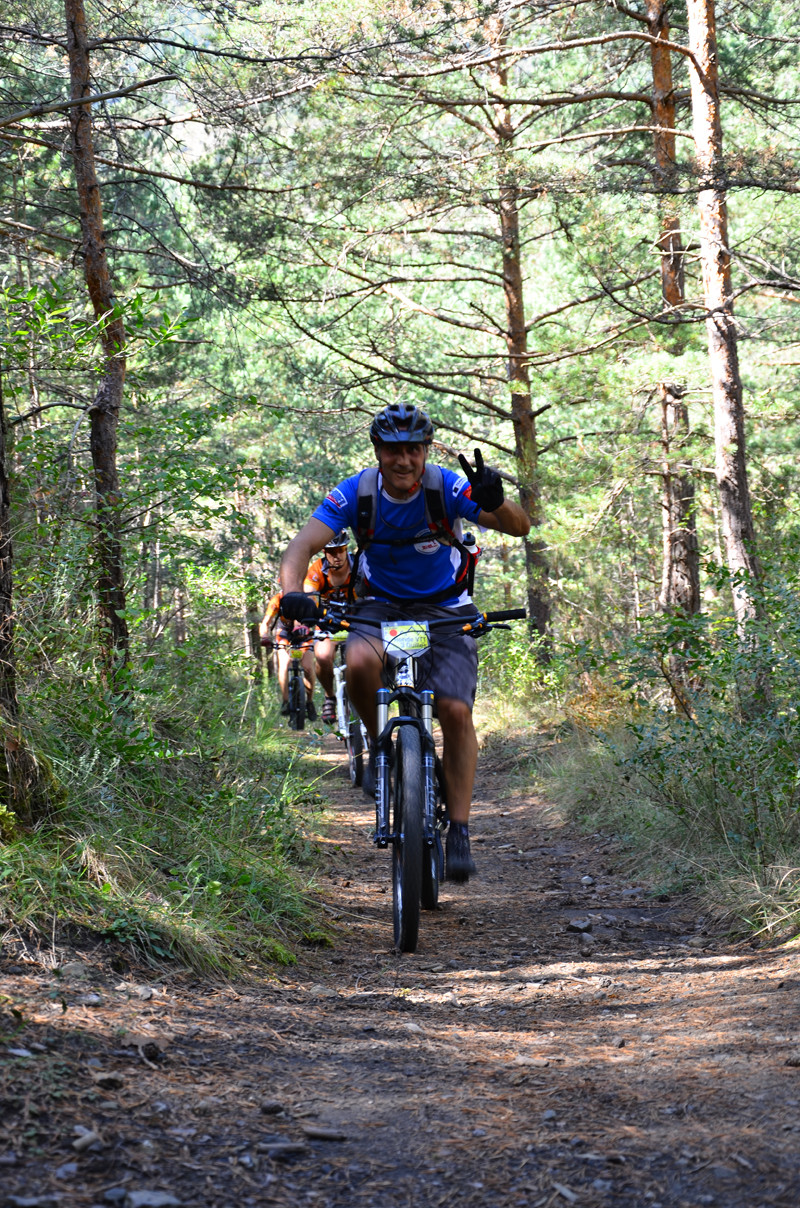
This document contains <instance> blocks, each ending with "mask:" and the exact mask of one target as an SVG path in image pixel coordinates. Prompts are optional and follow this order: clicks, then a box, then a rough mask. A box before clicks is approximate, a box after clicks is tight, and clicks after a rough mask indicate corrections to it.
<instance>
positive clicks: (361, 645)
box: [347, 637, 383, 738]
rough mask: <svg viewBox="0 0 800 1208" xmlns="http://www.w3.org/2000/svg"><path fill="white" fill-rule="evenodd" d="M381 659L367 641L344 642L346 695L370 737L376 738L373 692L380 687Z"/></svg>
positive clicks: (376, 724)
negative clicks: (345, 652) (345, 644)
mask: <svg viewBox="0 0 800 1208" xmlns="http://www.w3.org/2000/svg"><path fill="white" fill-rule="evenodd" d="M382 668H383V659H382V657H381V654H380V652H379V651H377V650H376V649H375V647H374V646H373V645H371V644H370V643H369V642H366V641H361V640H360V639H359V638H354V637H352V638H349V639H348V642H347V695H348V697H349V698H350V703H351V704H352V706H353V708H354V709H355V711H356V713H357V714H358V716H359V717H360V718H361V720H362V721H363V723H364V725H365V726H366V727H367V732H368V734H369V736H370V738H375V737H376V736H377V730H378V717H377V712H376V709H375V693H376V692H377V691H378V689H379V688H381V687H383V684H382V682H381V671H382Z"/></svg>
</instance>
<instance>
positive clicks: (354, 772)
mask: <svg viewBox="0 0 800 1208" xmlns="http://www.w3.org/2000/svg"><path fill="white" fill-rule="evenodd" d="M344 703H345V717H347V718H348V728H347V761H348V763H349V765H350V783H351V784H353V785H355V786H356V788H358V786H359V785H360V784H361V781H362V780H363V779H364V739H363V737H362V734H361V722H360V720H359V718H358V717H357V716H356V715H355V714H354V713H352V712H351V711H350V702H349V701H348V699H347V697H345V698H344Z"/></svg>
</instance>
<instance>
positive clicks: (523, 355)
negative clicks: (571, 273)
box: [492, 33, 550, 662]
mask: <svg viewBox="0 0 800 1208" xmlns="http://www.w3.org/2000/svg"><path fill="white" fill-rule="evenodd" d="M494 41H495V44H496V45H498V46H500V45H502V44H503V35H502V33H500V35H499V36H497V37H496V38H495V39H494ZM492 76H493V82H494V85H495V90H496V92H497V94H499V95H501V96H502V95H503V93H504V92H505V90H506V87H507V82H508V81H507V74H506V71H505V68H500V69H498V70H497V71H495V72H493V73H492ZM494 114H495V121H494V129H495V133H496V135H497V139H498V157H497V158H498V172H497V183H498V189H499V209H498V213H499V218H500V237H501V240H502V249H503V292H504V294H505V308H506V333H505V335H506V347H507V350H508V365H507V371H506V372H507V378H508V383H509V389H510V392H511V419H512V423H513V427H514V454H515V460H516V466H517V478H518V480H519V484H520V488H519V501H520V505H521V506H522V508H523V510H524V511H525V514H526V516H527V517H528V519H529V520H530V522H531V527H532V528H533V529H534V531H535V530H536V529H538V528H540V527H541V524H542V505H541V495H540V483H539V467H538V458H539V449H538V443H537V439H536V420H535V418H534V414H533V409H532V407H531V378H530V364H529V360H528V333H527V330H526V327H525V297H524V287H523V280H522V260H521V256H520V234H519V189H518V187H517V183H516V180H515V177H514V172H513V169H512V168H511V167H510V165H509V163H508V158H509V156H508V153H509V151H510V150H511V149H512V148H513V143H514V135H515V131H514V126H513V123H512V120H511V111H510V109H509V107H508V106H507V105H504V104H502V103H499V104H497V105H495V106H494ZM524 546H525V569H526V582H527V596H528V600H527V603H528V617H529V620H530V625H531V629H532V630H533V631H534V632H535V633H538V634H539V635H540V636H541V637H543V638H544V637H546V636H547V634H548V632H549V627H550V592H549V585H548V578H549V565H548V561H547V555H546V546H545V543H544V541H542V540H541V539H540V538H536V537H533V538H531V537H526V538H525V539H524ZM539 657H540V659H541V661H543V662H545V661H547V659H548V648H547V645H546V644H545V645H542V646H541V647H540V654H539Z"/></svg>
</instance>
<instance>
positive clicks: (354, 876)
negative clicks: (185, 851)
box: [0, 738, 800, 1208]
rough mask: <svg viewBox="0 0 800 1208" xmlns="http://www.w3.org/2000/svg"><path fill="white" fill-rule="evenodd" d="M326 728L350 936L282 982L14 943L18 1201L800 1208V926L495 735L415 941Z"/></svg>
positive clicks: (10, 1079) (8, 988) (5, 969)
mask: <svg viewBox="0 0 800 1208" xmlns="http://www.w3.org/2000/svg"><path fill="white" fill-rule="evenodd" d="M325 741H326V746H325V755H324V757H325V759H326V760H327V762H328V764H329V767H330V768H331V775H330V776H329V778H328V785H327V788H326V792H329V793H330V795H331V796H332V798H333V799H334V801H335V802H336V815H335V820H334V823H333V825H332V826H331V827H330V829H329V830H328V831H327V832H326V835H325V837H324V840H323V843H324V846H325V848H326V849H327V854H328V860H327V865H326V869H325V871H324V872H323V874H322V875H321V877H320V896H321V899H322V901H323V902H324V903H325V905H326V909H327V911H328V912H329V914H328V918H329V919H330V925H331V929H332V933H333V935H334V937H335V947H334V948H333V949H320V950H312V951H309V952H308V953H307V954H306V955H304V956H303V957H302V958H301V960H300V963H299V964H298V965H297V966H296V967H295V968H293V969H291V970H289V971H288V972H281V973H280V976H279V979H278V980H276V981H275V982H274V983H273V984H272V985H271V986H270V987H268V988H266V989H260V988H259V989H252V988H249V987H248V988H241V987H239V988H234V987H222V988H220V987H209V985H208V984H205V983H191V982H189V981H188V980H187V979H186V978H180V977H178V978H173V979H170V980H167V981H163V982H161V983H160V984H158V985H154V984H152V983H151V984H145V983H143V981H142V980H141V976H140V977H139V978H138V979H135V978H133V977H132V976H131V975H130V974H129V975H127V977H125V978H121V977H120V975H119V974H118V973H114V972H113V971H112V970H111V969H110V968H109V966H108V964H107V962H106V963H105V964H104V963H103V961H102V958H101V954H100V953H86V952H84V953H82V954H80V956H79V959H77V960H75V961H73V962H72V964H73V965H74V966H75V967H74V968H73V969H71V970H69V969H68V970H67V971H65V973H64V975H63V976H62V977H61V978H59V979H58V980H56V979H55V978H54V977H53V975H52V972H50V971H48V970H46V969H43V968H41V967H40V966H37V965H34V964H30V963H25V962H24V961H22V963H20V962H21V959H22V958H20V955H19V953H16V954H14V953H13V952H10V951H9V950H6V951H5V952H4V954H3V959H2V964H0V990H2V992H3V993H4V994H6V995H7V996H8V998H9V999H10V1000H11V1002H12V1003H13V1004H16V1005H17V1006H18V1007H19V1008H20V1009H21V1010H22V1011H23V1013H24V1016H25V1020H26V1024H25V1027H24V1029H23V1030H22V1031H21V1032H19V1033H18V1034H17V1035H15V1036H14V1037H13V1039H11V1040H10V1041H9V1040H8V1039H6V1041H5V1043H3V1044H2V1045H0V1059H2V1063H3V1067H4V1075H3V1100H4V1102H3V1108H4V1116H5V1118H4V1138H3V1139H0V1188H2V1194H0V1204H2V1203H3V1202H5V1203H8V1204H17V1205H19V1204H22V1203H23V1202H24V1203H27V1204H29V1205H31V1206H33V1205H41V1206H44V1205H50V1204H55V1203H58V1204H60V1205H62V1208H64V1206H71V1205H93V1204H96V1205H101V1204H103V1205H105V1204H110V1203H111V1204H114V1203H116V1204H120V1205H123V1208H125V1206H127V1208H134V1206H135V1205H137V1204H138V1205H140V1206H141V1208H146V1205H153V1206H156V1205H159V1204H161V1205H164V1206H166V1205H168V1204H178V1203H180V1204H184V1205H187V1206H188V1205H213V1206H219V1208H223V1206H225V1208H229V1206H232V1205H262V1204H264V1205H268V1204H276V1205H287V1206H288V1205H292V1206H297V1205H306V1204H308V1205H310V1206H314V1208H328V1206H331V1208H334V1206H336V1208H379V1206H380V1208H401V1206H402V1208H406V1206H415V1208H416V1206H421V1208H440V1206H449V1205H456V1204H458V1205H460V1206H475V1208H534V1206H536V1208H544V1206H545V1205H546V1206H548V1208H549V1206H558V1208H563V1206H565V1205H572V1204H575V1205H579V1206H590V1205H609V1206H610V1205H612V1204H613V1205H614V1206H615V1208H628V1206H629V1208H659V1205H661V1208H677V1206H678V1205H681V1206H687V1208H697V1206H699V1205H719V1206H720V1208H759V1206H761V1205H764V1206H767V1205H769V1206H781V1208H784V1206H785V1208H796V1206H797V1205H798V1203H800V1110H798V1107H799V1105H800V1018H798V989H800V974H799V973H798V955H797V952H796V950H795V951H793V952H789V951H787V950H785V949H784V950H782V951H780V952H770V953H762V952H758V951H755V950H753V949H751V948H750V947H733V946H731V945H730V944H727V943H726V942H725V941H724V940H723V939H722V938H720V937H715V936H714V935H708V934H706V932H705V930H704V927H703V922H702V920H700V919H698V918H697V917H696V915H695V914H694V913H693V911H692V906H691V903H689V902H687V901H677V900H675V901H670V902H659V901H653V900H652V899H651V898H648V897H647V896H646V895H645V894H644V893H642V892H640V887H639V886H637V884H636V883H635V882H622V881H620V880H619V878H617V877H615V876H613V875H611V874H610V873H609V871H608V863H607V861H608V855H607V852H608V850H609V849H608V847H607V844H606V843H605V842H604V841H603V840H602V839H601V838H599V837H594V838H592V839H588V840H584V839H577V838H575V837H574V836H572V835H570V834H568V833H566V832H565V831H563V830H559V829H554V828H553V827H552V825H549V824H548V823H547V821H546V819H545V817H544V813H543V809H542V806H541V803H539V802H538V801H537V800H536V799H535V798H533V797H531V796H529V795H526V794H524V793H520V792H512V791H509V789H508V787H507V781H506V778H505V769H504V766H503V761H502V757H501V756H499V755H495V756H494V757H493V756H492V755H491V754H490V753H484V755H482V757H481V764H480V769H479V782H478V786H477V795H476V807H475V814H474V825H473V835H474V840H475V845H474V848H475V855H476V859H477V861H478V866H479V874H480V875H479V878H478V879H476V880H474V881H473V882H472V883H471V884H470V885H469V886H467V887H450V886H447V885H445V886H444V887H443V893H442V903H441V909H440V910H439V911H438V912H436V914H431V915H428V914H426V915H424V916H423V923H422V928H421V937H420V945H419V950H418V952H417V953H416V954H415V955H414V956H410V957H409V956H404V957H402V958H398V957H397V956H395V955H394V954H393V953H392V951H391V949H390V940H391V892H390V887H389V856H388V854H387V853H380V852H376V851H375V850H374V849H373V848H372V846H371V843H370V841H369V834H370V831H371V826H372V821H373V819H372V812H371V809H370V806H369V803H368V802H367V801H366V799H365V798H363V797H362V796H360V795H356V794H355V793H354V792H353V790H351V789H350V787H349V784H347V783H346V782H345V780H344V779H343V778H342V776H341V774H340V769H341V766H342V758H341V754H340V752H339V750H338V748H336V747H335V745H334V740H333V739H331V738H328V739H326V740H325ZM588 878H591V883H590V882H589V880H588ZM579 921H580V925H585V924H587V923H588V924H591V928H592V930H591V932H590V933H587V934H589V935H590V937H591V938H590V939H588V940H587V939H585V938H581V933H580V932H578V931H573V930H570V926H571V925H578V923H579ZM82 972H83V973H84V974H85V977H81V973H82ZM62 1000H63V1004H62ZM63 1006H66V1007H67V1010H66V1012H65V1011H64V1010H63ZM8 1022H9V1020H8V1016H6V1019H5V1023H6V1025H7V1024H8ZM4 1030H5V1033H6V1037H7V1036H8V1027H7V1026H6V1027H5V1029H4ZM132 1037H133V1039H132ZM9 1050H17V1051H18V1052H23V1053H24V1052H27V1053H28V1054H29V1056H27V1057H25V1056H14V1055H13V1053H9ZM115 1082H117V1083H118V1084H117V1085H115ZM59 1094H62V1095H63V1097H62V1098H59V1097H58V1095H59ZM75 1126H77V1127H78V1128H83V1129H89V1130H93V1131H95V1132H96V1133H97V1134H99V1139H97V1140H93V1141H92V1140H90V1141H89V1142H88V1143H87V1144H86V1148H85V1149H83V1150H82V1151H81V1152H76V1150H75V1148H73V1142H74V1141H75V1140H76V1139H77V1138H76V1134H75V1133H74V1132H73V1129H74V1128H75ZM315 1133H316V1134H317V1135H316V1136H315V1135H314V1134H315ZM84 1135H86V1134H84ZM148 1193H149V1194H148ZM54 1196H56V1197H58V1198H57V1199H54V1198H53V1197H54ZM159 1197H160V1198H159Z"/></svg>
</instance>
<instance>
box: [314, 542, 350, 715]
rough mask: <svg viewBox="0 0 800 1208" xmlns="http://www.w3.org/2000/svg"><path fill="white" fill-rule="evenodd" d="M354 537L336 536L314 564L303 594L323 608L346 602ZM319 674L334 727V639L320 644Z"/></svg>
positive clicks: (324, 709)
mask: <svg viewBox="0 0 800 1208" xmlns="http://www.w3.org/2000/svg"><path fill="white" fill-rule="evenodd" d="M349 544H350V534H349V533H348V531H347V529H341V530H340V531H339V532H338V533H334V535H333V536H332V537H331V539H330V541H328V542H326V544H325V548H324V550H323V556H322V557H321V558H317V559H316V561H315V562H312V563H311V565H310V566H309V568H308V573H307V574H306V577H305V582H304V583H303V591H305V592H310V593H313V592H316V593H318V594H319V600H320V603H321V604H324V603H325V602H327V601H328V600H346V599H347V595H348V588H349V586H350V571H351V569H352V565H353V560H352V558H351V556H350V554H349V553H348V548H347V547H348V546H349ZM314 653H315V656H316V672H317V678H318V679H319V682H320V683H321V684H322V690H323V692H324V693H325V700H324V702H323V705H322V720H323V721H324V722H327V723H329V724H330V725H332V724H333V723H334V722H335V721H336V701H335V700H334V698H333V660H334V656H335V654H336V645H335V643H334V642H333V641H331V639H330V638H326V639H325V640H324V641H317V643H316V647H315V651H314Z"/></svg>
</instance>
